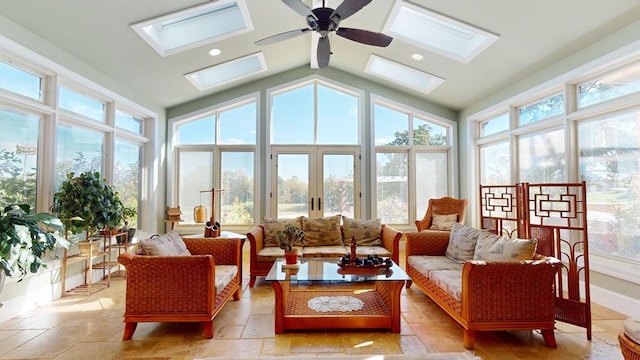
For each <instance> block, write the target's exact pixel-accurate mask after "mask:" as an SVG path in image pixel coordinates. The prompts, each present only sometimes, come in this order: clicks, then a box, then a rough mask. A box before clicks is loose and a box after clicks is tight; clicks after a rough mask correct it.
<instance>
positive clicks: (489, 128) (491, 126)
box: [480, 112, 509, 136]
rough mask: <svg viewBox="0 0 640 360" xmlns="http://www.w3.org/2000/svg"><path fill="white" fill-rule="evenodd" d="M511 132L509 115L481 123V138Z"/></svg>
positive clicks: (502, 115) (501, 115)
mask: <svg viewBox="0 0 640 360" xmlns="http://www.w3.org/2000/svg"><path fill="white" fill-rule="evenodd" d="M506 130H509V113H508V112H506V113H503V114H500V115H498V116H494V117H492V118H491V119H488V120H485V121H483V122H481V123H480V136H489V135H492V134H497V133H499V132H502V131H506Z"/></svg>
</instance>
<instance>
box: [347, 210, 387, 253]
mask: <svg viewBox="0 0 640 360" xmlns="http://www.w3.org/2000/svg"><path fill="white" fill-rule="evenodd" d="M342 227H343V229H344V239H343V240H344V244H345V245H351V238H352V237H353V236H355V237H356V244H357V245H358V246H379V245H382V240H381V239H380V236H381V234H382V219H371V220H360V219H351V218H348V217H346V216H343V217H342Z"/></svg>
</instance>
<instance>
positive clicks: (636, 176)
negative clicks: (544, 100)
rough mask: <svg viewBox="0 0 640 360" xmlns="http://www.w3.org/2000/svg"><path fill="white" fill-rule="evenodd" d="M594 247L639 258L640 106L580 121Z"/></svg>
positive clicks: (622, 255) (591, 239) (638, 259)
mask: <svg viewBox="0 0 640 360" xmlns="http://www.w3.org/2000/svg"><path fill="white" fill-rule="evenodd" d="M578 129H579V141H580V146H579V154H580V172H581V173H582V176H583V178H584V179H585V181H586V182H587V189H588V202H589V203H588V217H589V218H588V220H589V224H588V225H589V229H590V231H589V246H590V249H591V250H592V251H595V252H599V253H603V254H609V255H614V256H617V257H621V258H626V259H631V260H636V261H640V224H639V223H638V215H639V214H640V139H639V138H638V132H640V108H634V109H631V110H627V111H623V112H615V113H611V114H607V115H604V116H599V117H597V118H593V119H589V120H585V121H582V122H580V123H579V125H578Z"/></svg>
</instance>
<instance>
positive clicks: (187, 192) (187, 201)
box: [178, 150, 217, 223]
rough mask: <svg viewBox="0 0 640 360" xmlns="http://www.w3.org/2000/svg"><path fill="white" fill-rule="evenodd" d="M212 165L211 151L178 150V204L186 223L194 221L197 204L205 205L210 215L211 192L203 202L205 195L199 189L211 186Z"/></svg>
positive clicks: (204, 189)
mask: <svg viewBox="0 0 640 360" xmlns="http://www.w3.org/2000/svg"><path fill="white" fill-rule="evenodd" d="M213 165H214V163H213V152H212V151H187V150H182V151H179V152H178V199H180V200H179V202H178V204H180V209H181V210H182V220H183V221H184V222H186V223H193V222H194V217H193V209H194V208H195V207H196V206H198V205H202V206H205V207H207V214H209V216H211V205H210V204H211V200H210V199H211V194H210V193H209V195H208V196H209V197H208V199H209V200H207V201H206V202H204V203H203V199H207V197H206V196H204V195H202V194H201V193H200V191H206V190H211V188H213ZM216 195H217V194H216ZM216 220H217V219H216Z"/></svg>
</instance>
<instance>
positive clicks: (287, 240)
mask: <svg viewBox="0 0 640 360" xmlns="http://www.w3.org/2000/svg"><path fill="white" fill-rule="evenodd" d="M276 239H277V240H278V242H279V243H280V248H281V249H283V250H284V257H285V261H286V263H287V264H297V263H298V250H296V249H294V248H293V245H294V244H296V243H300V242H302V239H304V231H302V229H300V228H299V227H297V226H295V225H291V224H287V225H285V227H284V230H280V231H278V232H276Z"/></svg>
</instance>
